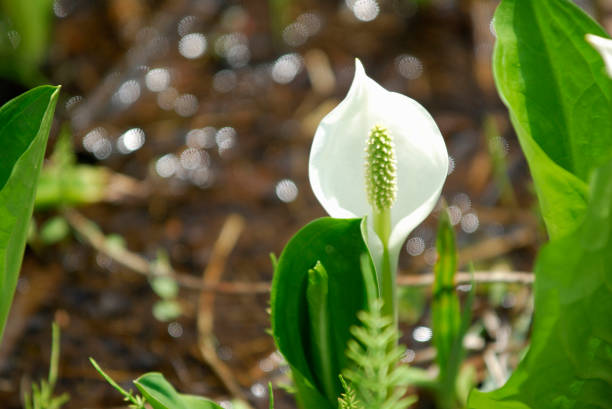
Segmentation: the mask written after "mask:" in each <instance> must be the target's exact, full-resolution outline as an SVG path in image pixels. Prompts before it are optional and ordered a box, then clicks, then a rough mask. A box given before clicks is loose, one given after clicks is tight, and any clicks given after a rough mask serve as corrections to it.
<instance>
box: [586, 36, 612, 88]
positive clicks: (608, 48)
mask: <svg viewBox="0 0 612 409" xmlns="http://www.w3.org/2000/svg"><path fill="white" fill-rule="evenodd" d="M586 39H587V41H588V42H589V43H590V44H591V45H592V46H593V47H595V49H596V50H597V51H599V53H600V54H601V56H602V58H603V60H604V63H605V64H606V71H607V72H608V75H609V76H610V78H612V40H610V39H608V38H604V37H599V36H596V35H594V34H587V35H586Z"/></svg>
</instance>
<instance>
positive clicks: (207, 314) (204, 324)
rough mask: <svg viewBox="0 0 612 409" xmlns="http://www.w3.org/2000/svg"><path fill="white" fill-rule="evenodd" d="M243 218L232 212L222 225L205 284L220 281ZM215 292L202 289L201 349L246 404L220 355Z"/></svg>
mask: <svg viewBox="0 0 612 409" xmlns="http://www.w3.org/2000/svg"><path fill="white" fill-rule="evenodd" d="M243 229H244V219H243V218H242V216H239V215H237V214H232V215H230V216H228V218H227V219H226V220H225V223H224V224H223V228H222V229H221V233H220V234H219V237H218V238H217V241H216V242H215V245H214V247H213V250H212V252H211V255H210V260H209V262H208V265H207V266H206V268H205V269H204V272H203V274H202V283H203V284H204V285H216V284H218V283H219V282H220V281H221V275H222V274H223V270H225V265H226V262H227V257H228V256H229V254H230V253H231V251H232V250H233V248H234V246H235V245H236V242H237V241H238V238H239V237H240V234H241V233H242V230H243ZM215 294H216V293H215V292H214V291H206V289H205V288H202V290H201V291H200V297H199V300H198V318H197V322H198V348H199V349H200V353H201V354H202V358H203V359H204V361H205V362H206V363H207V364H208V365H209V366H210V367H211V369H212V370H213V371H214V372H215V374H216V375H217V377H218V378H219V379H220V380H221V382H223V385H224V386H225V387H226V389H227V390H228V391H229V392H230V393H231V394H232V395H233V396H234V398H237V399H240V400H242V401H244V403H245V404H247V399H246V396H245V395H244V393H243V392H242V389H241V388H240V385H238V382H237V381H236V379H235V377H234V375H233V374H232V370H231V369H230V368H229V367H228V366H227V365H226V364H225V363H224V362H223V361H222V360H221V359H219V357H218V356H217V349H216V347H215V337H214V325H213V324H214V314H215ZM247 405H248V404H247Z"/></svg>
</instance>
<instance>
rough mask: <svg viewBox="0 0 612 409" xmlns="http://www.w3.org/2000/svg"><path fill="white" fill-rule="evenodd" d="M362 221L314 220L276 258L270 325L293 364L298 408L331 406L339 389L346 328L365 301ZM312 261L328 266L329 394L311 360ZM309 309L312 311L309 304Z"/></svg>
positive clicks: (315, 353)
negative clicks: (310, 288)
mask: <svg viewBox="0 0 612 409" xmlns="http://www.w3.org/2000/svg"><path fill="white" fill-rule="evenodd" d="M361 223H362V220H361V219H332V218H322V219H318V220H315V221H313V222H312V223H310V224H308V225H306V226H305V227H304V228H303V229H301V230H300V231H299V232H298V233H297V234H296V235H295V236H294V237H293V238H292V239H291V240H290V241H289V243H288V244H287V246H286V247H285V249H284V250H283V253H282V254H281V257H280V259H279V260H278V265H277V268H276V270H275V273H274V281H273V283H272V299H271V307H272V330H273V334H274V339H275V341H276V345H277V346H278V348H279V350H280V352H281V353H282V354H283V355H284V357H285V358H286V359H287V361H288V362H289V364H290V366H291V368H292V371H293V376H294V380H295V382H296V386H297V388H298V396H297V398H298V401H299V402H300V404H301V406H302V407H303V408H315V407H316V408H320V409H325V408H335V407H336V406H337V397H338V396H340V392H341V391H342V389H341V385H340V382H339V380H338V375H339V374H340V371H341V370H342V369H343V368H345V367H346V365H347V359H346V357H345V354H344V352H345V350H346V345H347V341H348V340H349V339H350V338H351V335H350V332H349V328H350V327H351V326H352V325H354V324H356V323H357V316H356V314H357V312H358V311H361V310H363V309H364V308H365V306H366V294H365V287H364V283H363V276H362V274H361V266H360V256H361V255H362V254H364V253H367V248H366V245H365V243H364V241H363V238H362V235H361ZM317 262H320V263H321V264H322V265H323V266H325V270H326V272H327V287H328V288H327V305H328V308H327V316H328V319H329V324H328V325H329V344H330V354H329V356H330V357H331V364H330V366H331V371H332V375H333V376H332V377H330V378H328V379H333V381H334V388H335V392H334V394H333V395H334V396H333V400H332V399H330V398H326V397H325V396H326V393H325V392H324V388H323V379H326V377H327V375H325V376H324V375H323V374H322V373H320V372H319V370H317V368H316V365H314V362H315V358H314V357H315V356H318V354H319V351H318V350H317V349H316V346H315V345H313V344H312V343H311V342H310V341H309V340H310V339H312V337H311V332H312V328H313V326H312V323H311V322H310V315H309V308H308V297H307V288H308V271H309V270H310V269H312V268H313V267H314V266H315V265H316V264H317ZM370 263H371V259H370ZM371 271H374V270H373V268H372V270H371ZM313 288H314V287H313ZM311 293H313V291H311ZM313 295H314V294H311V300H312V301H313V302H314V298H315V297H314V296H313ZM310 311H311V313H312V312H314V311H313V310H312V308H311V310H310Z"/></svg>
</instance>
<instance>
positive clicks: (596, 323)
mask: <svg viewBox="0 0 612 409" xmlns="http://www.w3.org/2000/svg"><path fill="white" fill-rule="evenodd" d="M535 273H536V277H537V280H536V282H535V317H534V326H533V334H532V340H531V346H530V349H529V351H528V352H527V355H526V356H525V358H524V359H523V360H522V361H521V363H520V364H519V366H518V368H517V369H516V371H515V372H514V373H513V374H512V376H511V377H510V379H509V380H508V382H507V383H506V384H505V385H504V386H503V387H502V388H501V389H499V390H496V391H494V392H491V393H481V392H478V391H473V392H472V394H471V395H470V399H469V407H470V408H475V409H484V408H507V409H525V408H530V409H546V408H563V409H578V408H580V409H585V408H593V409H594V408H600V409H604V408H609V407H610V403H611V402H612V319H610V317H611V316H612V162H610V163H608V164H606V165H605V166H604V167H602V168H601V169H600V170H598V171H597V172H596V174H595V177H594V178H593V181H592V183H591V199H590V204H589V207H588V210H587V215H586V219H585V221H584V223H583V224H582V225H581V226H580V227H579V228H578V229H577V230H576V231H575V232H574V233H572V234H570V235H568V236H566V237H562V238H560V239H557V240H553V241H551V242H550V243H549V244H547V245H546V246H545V247H544V248H543V249H542V251H541V252H540V255H539V256H538V260H537V262H536V267H535Z"/></svg>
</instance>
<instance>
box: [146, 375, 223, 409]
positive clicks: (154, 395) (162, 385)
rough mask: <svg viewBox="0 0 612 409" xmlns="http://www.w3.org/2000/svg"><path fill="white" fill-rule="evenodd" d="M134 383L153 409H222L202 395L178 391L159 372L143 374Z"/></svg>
mask: <svg viewBox="0 0 612 409" xmlns="http://www.w3.org/2000/svg"><path fill="white" fill-rule="evenodd" d="M134 385H136V387H137V388H138V390H139V391H140V393H142V395H143V396H144V397H145V399H146V401H147V403H149V405H151V407H152V408H153V409H221V406H219V405H217V404H216V403H214V402H212V401H210V400H208V399H205V398H202V397H200V396H193V395H184V394H181V393H178V392H177V391H176V389H174V387H173V386H172V385H171V384H170V382H168V381H167V380H166V379H165V378H164V376H163V375H162V374H160V373H159V372H150V373H147V374H144V375H142V376H141V377H139V378H138V379H136V380H135V381H134Z"/></svg>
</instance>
